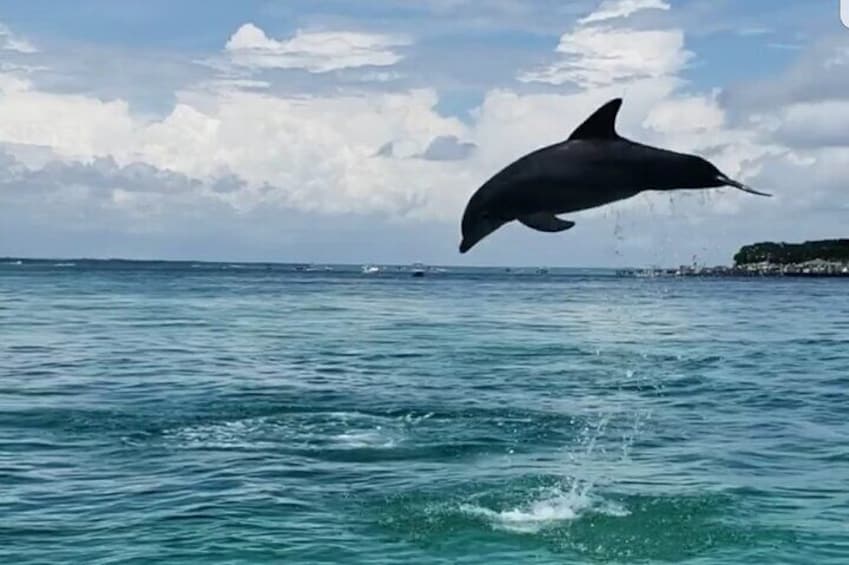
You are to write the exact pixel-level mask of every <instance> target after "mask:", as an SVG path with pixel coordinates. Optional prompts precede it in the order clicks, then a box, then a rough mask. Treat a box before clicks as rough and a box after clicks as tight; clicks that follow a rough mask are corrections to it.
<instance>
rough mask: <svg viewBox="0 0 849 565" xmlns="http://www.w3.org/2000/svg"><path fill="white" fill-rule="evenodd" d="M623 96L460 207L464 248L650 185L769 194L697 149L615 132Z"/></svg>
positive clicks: (540, 226)
mask: <svg viewBox="0 0 849 565" xmlns="http://www.w3.org/2000/svg"><path fill="white" fill-rule="evenodd" d="M621 106H622V99H621V98H614V99H613V100H611V101H609V102H607V103H606V104H604V105H603V106H601V107H600V108H599V109H598V110H596V111H595V112H594V113H593V114H592V115H591V116H590V117H589V118H587V119H586V120H585V121H584V122H583V123H582V124H581V125H579V126H578V127H577V128H576V129H575V131H573V132H572V134H571V135H570V136H569V138H568V139H566V140H565V141H563V142H560V143H556V144H554V145H549V146H548V147H543V148H541V149H537V150H536V151H534V152H532V153H529V154H527V155H525V156H524V157H521V158H520V159H518V160H517V161H514V162H513V163H511V164H510V165H507V167H505V168H504V169H502V170H501V171H500V172H499V173H497V174H496V175H495V176H494V177H492V178H491V179H489V180H488V181H486V182H485V183H484V184H483V186H481V187H480V188H479V189H478V190H477V191H476V192H475V193H474V194H473V195H472V197H471V199H470V200H469V203H468V204H467V205H466V210H465V212H464V213H463V221H462V232H463V240H462V241H461V242H460V253H465V252H466V251H468V250H469V249H471V248H472V247H473V246H474V245H475V244H476V243H478V242H479V241H480V240H481V239H483V238H484V237H486V236H487V235H489V234H491V233H492V232H494V231H495V230H497V229H498V228H500V227H501V226H503V225H504V224H506V223H507V222H512V221H513V220H518V221H519V222H520V223H522V224H524V225H526V226H527V227H529V228H533V229H535V230H539V231H543V232H560V231H564V230H568V229H569V228H571V227H573V226H574V225H575V223H574V222H570V221H569V220H563V219H560V218H558V217H557V216H556V215H555V214H565V213H566V212H577V211H578V210H586V209H588V208H595V207H597V206H603V205H605V204H609V203H611V202H616V201H617V200H623V199H625V198H630V197H632V196H634V195H636V194H639V193H640V192H643V191H645V190H678V189H696V188H699V189H701V188H714V187H720V186H733V187H735V188H739V189H740V190H743V191H745V192H750V193H752V194H759V195H761V196H770V195H769V194H766V193H764V192H758V191H756V190H754V189H752V188H750V187H748V186H746V185H744V184H742V183H740V182H737V181H735V180H733V179H730V178H728V176H726V175H725V174H723V173H722V172H720V171H719V169H717V168H716V167H715V166H713V165H712V164H711V163H709V162H708V161H706V160H705V159H702V158H701V157H698V156H696V155H688V154H685V153H676V152H674V151H667V150H666V149H659V148H656V147H651V146H648V145H642V144H640V143H635V142H633V141H630V140H628V139H625V138H624V137H621V136H620V135H619V134H617V133H616V114H617V113H618V112H619V108H620V107H621Z"/></svg>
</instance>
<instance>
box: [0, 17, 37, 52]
mask: <svg viewBox="0 0 849 565" xmlns="http://www.w3.org/2000/svg"><path fill="white" fill-rule="evenodd" d="M0 49H3V50H6V51H17V52H18V53H27V54H29V53H37V52H38V49H36V48H35V46H34V45H33V44H32V43H30V42H29V41H27V40H26V39H24V38H22V37H18V36H17V35H15V34H13V33H12V32H11V31H10V30H9V28H8V27H6V26H5V25H3V24H0Z"/></svg>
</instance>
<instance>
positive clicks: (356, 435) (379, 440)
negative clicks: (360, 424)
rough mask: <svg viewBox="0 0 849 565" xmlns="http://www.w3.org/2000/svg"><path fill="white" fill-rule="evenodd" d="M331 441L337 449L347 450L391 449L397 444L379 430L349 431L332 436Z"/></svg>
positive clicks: (393, 439)
mask: <svg viewBox="0 0 849 565" xmlns="http://www.w3.org/2000/svg"><path fill="white" fill-rule="evenodd" d="M333 440H334V443H336V444H337V445H338V446H339V447H342V448H348V449H362V448H372V449H374V448H379V449H391V448H393V447H395V446H396V445H397V443H398V442H397V441H396V439H395V438H393V437H391V436H389V435H388V434H386V433H383V430H381V429H376V430H366V431H349V432H345V433H343V434H339V435H336V436H334V438H333Z"/></svg>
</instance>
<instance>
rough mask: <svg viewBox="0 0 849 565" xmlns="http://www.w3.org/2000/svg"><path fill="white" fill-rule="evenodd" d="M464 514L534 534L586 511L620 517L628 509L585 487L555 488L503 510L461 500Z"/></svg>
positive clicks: (511, 529) (498, 526) (495, 524)
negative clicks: (595, 494) (566, 490)
mask: <svg viewBox="0 0 849 565" xmlns="http://www.w3.org/2000/svg"><path fill="white" fill-rule="evenodd" d="M460 511H461V512H463V513H464V514H467V515H470V516H475V517H479V518H483V519H485V520H487V521H488V522H489V523H490V524H491V525H492V527H493V528H496V529H502V530H507V531H511V532H517V533H523V534H534V533H537V532H539V531H540V530H543V529H544V528H546V527H550V526H554V525H556V524H559V523H561V522H568V521H571V520H575V519H576V518H579V517H580V516H582V515H584V514H587V513H594V514H604V515H607V516H615V517H624V516H628V515H629V514H630V512H629V511H628V509H626V508H625V507H624V506H622V505H619V504H616V503H613V502H610V501H606V500H603V499H598V498H594V497H592V496H590V494H589V492H588V489H579V488H572V489H571V490H569V491H568V492H563V491H562V490H559V489H558V490H556V491H554V492H553V493H551V494H550V495H549V496H548V497H546V498H542V499H539V500H534V501H531V502H530V503H527V504H524V505H521V506H518V507H515V508H510V509H507V510H493V509H491V508H486V507H484V506H478V505H476V504H461V505H460Z"/></svg>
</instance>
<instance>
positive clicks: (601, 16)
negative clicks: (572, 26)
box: [578, 0, 669, 24]
mask: <svg viewBox="0 0 849 565" xmlns="http://www.w3.org/2000/svg"><path fill="white" fill-rule="evenodd" d="M652 9H654V10H669V4H668V3H667V2H665V1H664V0H605V1H604V2H602V3H601V5H600V6H599V7H598V8H597V9H595V10H594V11H593V12H592V13H590V14H589V15H587V16H585V17H583V18H581V19H580V20H578V23H580V24H588V23H593V22H601V21H605V20H611V19H615V18H627V17H628V16H630V15H631V14H634V13H636V12H640V11H642V10H652Z"/></svg>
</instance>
